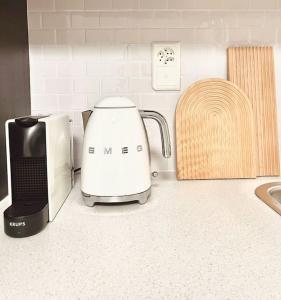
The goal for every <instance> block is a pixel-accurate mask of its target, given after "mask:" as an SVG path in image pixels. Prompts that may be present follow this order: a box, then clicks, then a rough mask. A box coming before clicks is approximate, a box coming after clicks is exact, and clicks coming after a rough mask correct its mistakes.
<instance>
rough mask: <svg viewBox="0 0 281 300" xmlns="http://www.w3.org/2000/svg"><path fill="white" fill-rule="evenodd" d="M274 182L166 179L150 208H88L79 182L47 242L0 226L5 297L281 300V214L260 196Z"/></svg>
mask: <svg viewBox="0 0 281 300" xmlns="http://www.w3.org/2000/svg"><path fill="white" fill-rule="evenodd" d="M269 181H272V180H270V179H268V178H267V179H258V180H225V181H185V182H177V181H176V180H175V178H174V174H172V173H171V174H161V175H160V176H159V178H157V179H155V180H154V184H153V190H152V197H151V199H150V201H149V202H147V204H145V205H143V206H141V205H139V204H130V205H121V206H96V207H93V208H90V207H86V206H85V205H84V204H83V202H82V199H81V196H80V191H79V180H78V182H77V183H76V185H75V188H74V189H73V191H72V193H71V195H70V196H69V198H68V199H67V200H66V202H65V204H64V206H63V207H62V209H61V210H60V212H59V214H58V215H57V217H56V219H55V220H54V221H53V222H52V223H50V224H49V225H48V226H47V227H46V228H45V230H43V231H42V232H41V233H40V234H38V235H35V236H33V237H29V238H25V239H13V238H9V237H8V236H6V235H5V234H4V232H3V222H1V226H0V227H1V228H0V299H40V300H41V299H204V300H205V299H281V234H280V230H281V216H279V215H278V214H276V213H275V212H274V211H272V210H271V209H270V208H269V207H267V206H266V205H265V204H264V203H263V202H261V201H260V200H259V199H258V198H256V196H255V195H254V190H255V188H256V187H257V186H258V185H259V184H262V183H265V182H269ZM275 181H278V178H277V179H276V178H275ZM7 203H8V201H7V200H4V201H2V202H0V212H1V215H2V213H3V211H4V209H5V208H6V206H7Z"/></svg>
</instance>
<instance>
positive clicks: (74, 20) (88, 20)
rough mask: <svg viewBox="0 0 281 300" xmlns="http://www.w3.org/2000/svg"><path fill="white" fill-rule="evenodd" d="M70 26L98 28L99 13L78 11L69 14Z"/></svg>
mask: <svg viewBox="0 0 281 300" xmlns="http://www.w3.org/2000/svg"><path fill="white" fill-rule="evenodd" d="M71 26H72V28H84V29H89V28H98V27H99V14H98V13H95V12H82V13H81V12H79V13H72V14H71Z"/></svg>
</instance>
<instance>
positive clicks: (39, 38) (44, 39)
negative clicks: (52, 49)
mask: <svg viewBox="0 0 281 300" xmlns="http://www.w3.org/2000/svg"><path fill="white" fill-rule="evenodd" d="M28 39H29V43H30V44H32V45H52V44H55V30H38V29H36V30H33V29H32V30H29V33H28Z"/></svg>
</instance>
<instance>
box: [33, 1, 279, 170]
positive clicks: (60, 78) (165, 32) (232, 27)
mask: <svg viewBox="0 0 281 300" xmlns="http://www.w3.org/2000/svg"><path fill="white" fill-rule="evenodd" d="M28 19H29V40H30V61H31V95H32V111H33V113H51V112H67V113H68V114H69V115H70V116H71V118H72V119H73V120H74V133H75V153H76V155H75V161H76V166H79V165H80V153H81V146H82V139H83V137H82V136H83V131H82V120H81V117H80V112H81V111H82V110H85V109H88V108H91V107H93V105H94V103H95V102H96V101H98V100H99V99H101V98H103V97H105V96H108V95H125V96H128V97H130V98H131V99H132V100H134V101H135V103H136V104H137V105H138V107H139V108H144V109H153V110H157V111H159V112H161V113H162V114H163V115H164V116H166V118H167V120H168V123H169V126H170V130H171V135H172V142H173V148H172V149H173V158H172V159H170V160H165V159H163V158H161V147H160V135H159V132H158V127H157V125H156V124H154V123H153V122H152V121H147V122H146V124H147V129H148V133H149V137H150V143H151V148H152V158H153V159H152V165H153V169H154V170H175V147H174V112H175V106H176V103H177V101H178V99H179V96H180V94H181V93H182V91H184V90H185V89H186V88H187V87H188V86H189V85H190V84H191V83H193V82H194V81H196V80H199V79H203V78H207V77H222V78H226V48H227V47H228V46H233V45H274V46H275V51H276V65H278V66H280V59H281V54H280V53H281V52H280V51H279V48H278V45H279V44H281V0H263V1H262V0H231V1H227V0H192V1H187V0H185V1H184V0H28ZM152 41H180V42H181V47H182V60H181V67H182V91H181V92H155V91H153V90H152V88H151V66H150V63H151V53H150V47H151V45H150V44H151V42H152ZM280 67H281V66H280ZM276 69H277V70H280V68H279V67H278V68H276ZM277 77H278V81H277V85H278V83H279V82H280V80H279V79H280V74H279V72H277ZM277 92H278V102H279V101H281V98H280V96H281V95H280V91H279V89H278V91H277Z"/></svg>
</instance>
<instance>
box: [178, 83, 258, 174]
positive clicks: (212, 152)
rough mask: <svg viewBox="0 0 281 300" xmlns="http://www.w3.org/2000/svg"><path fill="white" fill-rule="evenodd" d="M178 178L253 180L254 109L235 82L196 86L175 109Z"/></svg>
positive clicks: (196, 84)
mask: <svg viewBox="0 0 281 300" xmlns="http://www.w3.org/2000/svg"><path fill="white" fill-rule="evenodd" d="M176 143H177V178H178V179H219V178H255V177H256V152H255V131H254V118H253V112H252V106H251V103H250V100H249V99H248V97H247V96H246V95H245V94H244V92H243V91H242V90H240V89H239V88H238V87H237V86H235V85H234V84H233V83H231V82H229V81H226V80H223V79H207V80H202V81H198V82H196V83H194V84H193V85H191V86H190V87H189V88H188V89H187V91H185V92H184V93H183V95H182V96H181V98H180V100H179V102H178V104H177V109H176Z"/></svg>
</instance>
